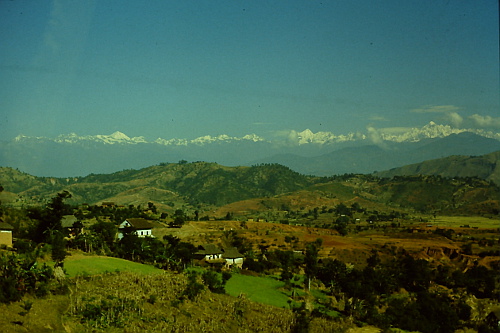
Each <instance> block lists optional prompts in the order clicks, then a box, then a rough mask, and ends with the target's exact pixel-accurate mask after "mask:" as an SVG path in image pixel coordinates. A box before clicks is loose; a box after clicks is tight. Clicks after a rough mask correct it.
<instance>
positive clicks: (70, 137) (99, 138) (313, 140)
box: [14, 121, 500, 146]
mask: <svg viewBox="0 0 500 333" xmlns="http://www.w3.org/2000/svg"><path fill="white" fill-rule="evenodd" d="M464 132H471V133H474V134H477V135H480V136H483V137H486V138H491V139H497V140H500V133H495V132H491V131H484V130H479V129H458V128H452V127H451V126H449V125H438V124H436V123H434V122H432V121H431V122H430V123H428V124H427V125H425V126H423V127H421V128H416V127H415V128H400V129H378V130H377V129H374V128H369V129H368V134H362V133H349V134H345V135H335V134H333V133H332V132H316V133H314V132H312V131H311V130H310V129H306V130H304V131H302V132H297V131H293V130H292V131H289V133H288V134H287V135H286V136H281V137H280V138H277V139H273V140H268V139H265V138H263V137H260V136H258V135H256V134H247V135H244V136H242V137H234V136H229V135H226V134H221V135H218V136H210V135H205V136H201V137H198V138H195V139H191V140H189V139H178V138H173V139H163V138H157V139H156V140H154V141H147V140H146V139H145V138H144V137H143V136H137V137H132V138H131V137H129V136H127V135H126V134H124V133H122V132H119V131H116V132H114V133H113V134H110V135H102V134H99V135H84V136H79V135H77V134H76V133H70V134H61V135H59V136H57V137H56V138H47V137H31V136H25V135H18V136H17V137H15V138H14V142H17V143H21V142H35V141H39V142H50V141H52V142H56V143H81V142H96V143H103V144H140V143H155V144H159V145H164V146H188V145H199V146H201V145H205V144H210V143H216V142H226V143H229V142H237V141H242V142H271V141H273V142H283V143H287V144H297V145H305V144H321V145H324V144H335V143H342V142H353V141H365V140H368V141H370V140H372V141H374V137H377V139H379V140H383V141H390V142H417V141H420V140H422V139H434V138H444V137H447V136H449V135H451V134H459V133H464Z"/></svg>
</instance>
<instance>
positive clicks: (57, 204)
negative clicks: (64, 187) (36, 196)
mask: <svg viewBox="0 0 500 333" xmlns="http://www.w3.org/2000/svg"><path fill="white" fill-rule="evenodd" d="M69 198H71V194H70V193H69V192H68V191H63V192H61V193H58V194H57V196H55V197H53V198H52V199H51V201H50V203H49V204H48V205H47V207H46V208H45V209H41V208H38V207H35V208H31V209H29V210H28V217H29V218H31V219H33V220H35V221H36V225H35V226H34V228H33V230H32V232H31V238H32V239H33V240H34V241H36V242H37V243H42V242H46V243H51V240H52V237H53V235H54V234H55V233H57V232H62V225H61V220H62V218H63V216H64V215H68V214H71V213H72V211H71V206H69V205H67V204H65V203H64V200H66V199H69Z"/></svg>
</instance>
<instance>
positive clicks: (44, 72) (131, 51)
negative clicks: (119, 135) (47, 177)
mask: <svg viewBox="0 0 500 333" xmlns="http://www.w3.org/2000/svg"><path fill="white" fill-rule="evenodd" d="M498 30H499V26H498V2H497V1H496V0H482V1H473V0H468V1H464V0H453V1H440V0H423V1H422V0H418V1H400V0H393V1H392V0H384V1H377V0H359V1H348V0H345V1H342V0H339V1H305V0H304V1H235V0H231V1H214V0H210V1H200V0H198V1H135V0H134V1H124V0H120V1H111V0H108V1H91V0H85V1H71V2H69V1H5V0H0V44H1V45H2V47H1V48H0V140H10V139H12V138H13V137H15V136H16V135H18V134H21V133H22V134H24V135H29V136H47V137H54V136H57V135H58V134H66V133H71V132H75V133H77V134H79V135H96V134H111V133H112V132H114V131H122V132H124V133H126V134H127V135H129V136H131V137H133V136H145V137H146V138H147V139H155V138H157V137H162V138H165V139H169V138H195V137H199V136H202V135H218V134H228V135H231V136H242V135H245V134H250V133H255V134H257V135H261V136H264V137H266V138H268V137H272V136H273V135H274V134H275V133H283V131H287V130H297V131H302V130H304V129H306V128H309V129H311V130H312V131H313V132H317V131H330V132H333V133H335V134H347V133H349V132H365V131H366V128H367V127H375V128H393V127H421V126H423V125H425V124H426V123H428V122H429V121H431V120H432V121H435V122H437V123H442V124H450V125H452V126H457V127H475V128H485V129H488V130H494V131H499V130H500V97H499V91H500V85H499V45H498V42H499V36H498Z"/></svg>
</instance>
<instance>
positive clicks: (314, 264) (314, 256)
mask: <svg viewBox="0 0 500 333" xmlns="http://www.w3.org/2000/svg"><path fill="white" fill-rule="evenodd" d="M320 247H321V240H318V241H316V242H312V243H309V244H307V245H306V254H305V256H304V263H305V265H306V266H305V269H304V272H305V274H306V282H307V289H310V288H311V279H313V278H314V277H315V276H316V275H317V273H318V252H319V248H320Z"/></svg>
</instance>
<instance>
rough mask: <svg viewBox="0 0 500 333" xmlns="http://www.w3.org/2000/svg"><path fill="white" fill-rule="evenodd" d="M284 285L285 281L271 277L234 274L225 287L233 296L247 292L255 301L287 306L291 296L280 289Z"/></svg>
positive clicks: (249, 297)
mask: <svg viewBox="0 0 500 333" xmlns="http://www.w3.org/2000/svg"><path fill="white" fill-rule="evenodd" d="M284 285H285V284H284V282H281V281H278V280H276V279H273V278H270V277H256V276H248V275H241V274H233V276H232V277H231V278H230V279H229V280H228V281H227V283H226V288H225V289H226V292H227V293H228V294H229V295H231V296H235V297H237V296H238V295H240V294H245V295H246V296H247V297H248V299H250V300H252V301H254V302H258V303H263V304H268V305H273V306H277V307H286V308H287V307H289V305H288V300H289V298H288V296H286V295H285V294H284V293H283V292H281V291H280V288H282V287H283V286H284Z"/></svg>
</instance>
